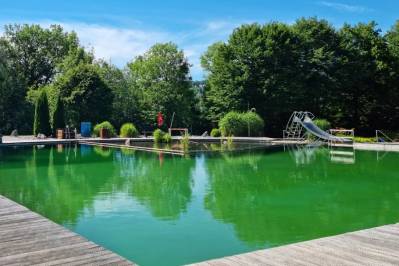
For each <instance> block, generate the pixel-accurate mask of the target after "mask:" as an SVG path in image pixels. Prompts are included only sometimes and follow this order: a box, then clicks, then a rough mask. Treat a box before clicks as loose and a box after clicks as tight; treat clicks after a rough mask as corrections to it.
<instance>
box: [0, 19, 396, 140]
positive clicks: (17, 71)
mask: <svg viewBox="0 0 399 266" xmlns="http://www.w3.org/2000/svg"><path fill="white" fill-rule="evenodd" d="M201 65H202V67H203V68H204V70H205V71H206V76H205V80H204V81H201V82H196V81H192V79H191V76H190V63H189V62H188V60H187V58H186V57H185V55H184V52H183V50H181V49H179V48H178V47H177V45H175V44H173V43H160V44H155V45H154V46H153V47H151V48H150V49H149V50H148V51H147V52H145V53H144V54H142V55H140V56H137V57H135V58H133V59H132V60H131V61H130V62H129V63H128V64H127V65H126V66H125V67H124V68H123V69H120V68H118V67H116V66H115V65H113V64H112V63H110V62H106V61H104V60H101V59H95V58H94V55H93V52H92V51H87V50H85V49H84V47H82V45H81V44H80V43H79V39H78V36H77V35H76V33H74V32H65V31H64V30H63V29H62V27H61V26H59V25H53V26H50V27H49V28H42V27H40V26H39V25H7V26H5V31H4V34H3V36H2V37H0V131H1V132H2V133H3V134H9V133H10V131H11V130H13V129H18V131H19V132H21V133H26V134H30V133H32V131H33V129H34V123H33V115H34V110H35V105H37V103H38V102H39V101H40V102H43V101H47V102H48V108H49V118H48V119H49V120H50V121H49V122H50V125H51V126H52V127H53V128H57V127H60V126H61V125H62V124H67V125H69V126H71V127H78V128H79V124H80V122H82V121H90V122H92V123H94V124H95V123H99V122H102V121H105V120H108V121H110V122H111V123H112V124H113V125H114V126H115V127H117V128H119V127H120V126H121V125H122V124H123V123H125V122H133V123H134V124H135V125H136V126H137V127H138V129H139V130H152V129H154V128H156V116H157V113H158V112H162V113H163V114H164V116H165V121H166V122H167V123H168V124H169V123H170V121H171V118H172V115H173V113H175V117H174V125H175V126H180V127H188V128H189V129H191V130H192V132H194V133H202V132H203V131H204V130H208V131H210V129H211V128H212V127H215V126H216V125H217V124H218V122H219V120H220V119H221V118H222V117H223V116H224V115H226V114H227V113H228V112H230V111H238V112H246V111H248V110H256V112H257V113H258V114H259V115H260V116H261V117H262V118H263V119H264V121H265V128H264V131H265V134H267V135H270V136H280V135H281V131H282V129H283V127H284V125H285V123H286V121H287V120H288V118H289V116H290V114H291V112H292V111H295V110H306V111H311V112H313V113H314V114H315V115H316V116H317V117H320V118H325V119H327V120H329V121H330V122H331V123H332V125H333V126H340V127H348V128H355V129H356V130H357V131H358V132H360V133H362V134H371V132H372V131H373V130H374V129H377V128H378V129H389V130H398V127H399V126H398V125H399V105H398V102H399V23H396V24H395V25H394V26H393V27H392V28H391V29H390V30H389V31H387V32H385V33H382V31H381V30H380V29H379V28H378V27H377V24H376V23H374V22H370V23H360V24H357V25H354V26H352V25H344V26H343V27H342V28H340V29H336V28H334V27H333V26H332V25H331V24H329V23H328V22H327V21H325V20H319V19H317V18H308V19H304V18H303V19H299V20H298V21H296V23H294V24H292V25H288V24H284V23H278V22H271V23H267V24H264V25H260V24H247V25H242V26H240V27H238V28H237V29H235V30H234V31H233V32H232V34H231V35H230V37H229V38H228V40H227V41H226V42H217V43H215V44H213V45H211V46H209V48H208V50H207V51H206V52H205V53H204V54H203V55H202V57H201ZM43 95H44V96H43ZM43 97H46V100H44V99H43Z"/></svg>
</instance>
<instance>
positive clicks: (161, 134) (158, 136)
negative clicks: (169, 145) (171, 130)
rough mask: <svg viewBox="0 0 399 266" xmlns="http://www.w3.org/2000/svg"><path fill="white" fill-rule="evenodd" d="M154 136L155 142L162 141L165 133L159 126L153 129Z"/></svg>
mask: <svg viewBox="0 0 399 266" xmlns="http://www.w3.org/2000/svg"><path fill="white" fill-rule="evenodd" d="M152 134H153V136H154V142H155V143H160V142H162V141H163V137H164V135H165V132H163V131H162V130H160V129H159V128H157V129H155V131H154V133H152Z"/></svg>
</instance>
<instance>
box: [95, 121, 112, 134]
mask: <svg viewBox="0 0 399 266" xmlns="http://www.w3.org/2000/svg"><path fill="white" fill-rule="evenodd" d="M102 128H106V129H107V130H108V132H109V134H110V136H115V135H116V131H115V128H114V126H113V125H112V124H111V123H110V122H108V121H104V122H102V123H100V124H97V125H96V126H95V127H94V129H93V134H94V136H96V137H98V136H100V130H101V129H102Z"/></svg>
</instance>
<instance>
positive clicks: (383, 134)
mask: <svg viewBox="0 0 399 266" xmlns="http://www.w3.org/2000/svg"><path fill="white" fill-rule="evenodd" d="M378 133H380V134H381V135H382V136H383V137H384V138H386V139H388V140H389V141H388V142H393V139H391V138H390V137H388V136H387V135H386V134H385V133H384V132H382V131H381V130H379V129H377V130H376V131H375V138H376V141H377V142H380V138H379V137H378ZM384 142H385V141H384Z"/></svg>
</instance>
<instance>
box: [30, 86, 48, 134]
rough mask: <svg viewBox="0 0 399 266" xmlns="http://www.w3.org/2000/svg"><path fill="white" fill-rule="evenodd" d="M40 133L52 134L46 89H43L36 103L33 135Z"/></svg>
mask: <svg viewBox="0 0 399 266" xmlns="http://www.w3.org/2000/svg"><path fill="white" fill-rule="evenodd" d="M38 134H44V135H46V136H50V135H51V127H50V114H49V106H48V101H47V94H46V91H45V90H42V91H41V93H40V96H39V98H38V99H37V102H36V105H35V117H34V124H33V135H35V136H37V135H38Z"/></svg>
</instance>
